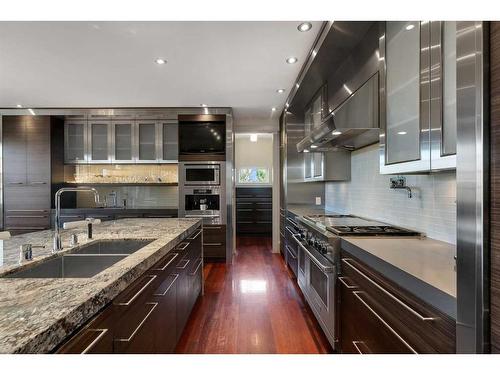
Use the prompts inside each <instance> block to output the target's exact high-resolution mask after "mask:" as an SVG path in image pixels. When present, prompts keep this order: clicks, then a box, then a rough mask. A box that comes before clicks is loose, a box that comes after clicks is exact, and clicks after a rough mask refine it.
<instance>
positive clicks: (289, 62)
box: [286, 56, 299, 64]
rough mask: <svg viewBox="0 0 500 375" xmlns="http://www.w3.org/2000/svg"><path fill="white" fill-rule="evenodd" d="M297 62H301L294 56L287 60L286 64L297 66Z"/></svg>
mask: <svg viewBox="0 0 500 375" xmlns="http://www.w3.org/2000/svg"><path fill="white" fill-rule="evenodd" d="M297 61H299V60H298V59H297V58H296V57H294V56H290V57H289V58H288V59H286V62H287V63H288V64H295V63H296V62H297Z"/></svg>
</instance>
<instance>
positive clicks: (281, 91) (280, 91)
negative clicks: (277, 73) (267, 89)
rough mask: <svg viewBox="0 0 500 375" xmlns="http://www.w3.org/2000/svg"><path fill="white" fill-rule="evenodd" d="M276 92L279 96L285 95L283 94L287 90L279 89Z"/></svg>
mask: <svg viewBox="0 0 500 375" xmlns="http://www.w3.org/2000/svg"><path fill="white" fill-rule="evenodd" d="M276 92H277V93H278V94H283V93H284V92H285V89H278V90H276Z"/></svg>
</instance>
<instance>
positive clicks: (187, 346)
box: [176, 237, 332, 354]
mask: <svg viewBox="0 0 500 375" xmlns="http://www.w3.org/2000/svg"><path fill="white" fill-rule="evenodd" d="M271 249H272V244H271V240H270V239H268V238H258V237H248V238H246V237H242V238H238V240H237V254H236V256H235V257H234V260H233V264H232V265H229V266H228V265H226V264H223V263H208V264H206V265H205V267H204V277H205V295H204V296H203V297H201V298H200V299H199V300H198V302H197V304H196V306H195V308H194V310H193V313H192V314H191V317H190V319H189V322H188V324H187V326H186V329H185V330H184V333H183V335H182V337H181V339H180V341H179V344H178V346H177V349H176V352H177V353H214V354H215V353H239V354H244V353H280V354H286V353H331V352H332V349H331V347H330V345H329V344H328V341H327V339H326V337H325V336H324V334H323V332H322V331H321V328H320V327H319V325H318V323H317V322H316V320H315V318H314V316H313V314H312V312H311V310H310V309H309V307H308V306H307V304H306V302H305V300H304V297H303V296H302V293H301V291H300V289H299V288H298V287H297V285H296V284H295V281H294V280H292V278H291V274H290V272H289V270H288V269H287V267H286V265H285V263H284V262H283V259H282V257H281V255H279V254H273V253H272V252H271Z"/></svg>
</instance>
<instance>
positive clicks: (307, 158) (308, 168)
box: [304, 153, 312, 179]
mask: <svg viewBox="0 0 500 375" xmlns="http://www.w3.org/2000/svg"><path fill="white" fill-rule="evenodd" d="M304 178H305V179H310V178H312V155H311V154H310V153H304Z"/></svg>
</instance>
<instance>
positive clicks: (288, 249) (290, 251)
mask: <svg viewBox="0 0 500 375" xmlns="http://www.w3.org/2000/svg"><path fill="white" fill-rule="evenodd" d="M285 247H286V249H287V251H288V252H289V253H290V255H291V256H292V259H294V260H295V259H297V257H296V256H295V255H294V254H293V251H292V250H290V247H289V246H288V245H285Z"/></svg>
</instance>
